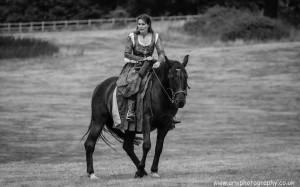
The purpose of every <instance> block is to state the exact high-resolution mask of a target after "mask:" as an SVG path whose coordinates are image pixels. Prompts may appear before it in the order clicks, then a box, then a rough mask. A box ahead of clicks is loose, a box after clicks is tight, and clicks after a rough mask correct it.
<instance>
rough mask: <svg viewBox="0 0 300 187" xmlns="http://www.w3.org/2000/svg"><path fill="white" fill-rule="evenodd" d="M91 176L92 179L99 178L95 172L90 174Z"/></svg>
mask: <svg viewBox="0 0 300 187" xmlns="http://www.w3.org/2000/svg"><path fill="white" fill-rule="evenodd" d="M89 177H90V179H97V178H98V177H97V176H96V175H95V174H94V173H92V174H90V175H89Z"/></svg>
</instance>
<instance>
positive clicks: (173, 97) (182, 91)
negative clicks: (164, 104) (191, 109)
mask: <svg viewBox="0 0 300 187" xmlns="http://www.w3.org/2000/svg"><path fill="white" fill-rule="evenodd" d="M168 89H170V90H171V92H172V100H171V102H172V103H174V101H175V97H176V95H177V94H180V93H183V94H184V96H187V89H185V90H179V91H177V92H174V91H173V89H172V88H168Z"/></svg>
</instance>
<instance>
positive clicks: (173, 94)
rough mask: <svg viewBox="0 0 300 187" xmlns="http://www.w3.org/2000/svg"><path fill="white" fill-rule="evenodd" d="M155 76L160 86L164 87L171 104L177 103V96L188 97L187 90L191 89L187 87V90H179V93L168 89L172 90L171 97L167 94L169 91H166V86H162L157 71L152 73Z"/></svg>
mask: <svg viewBox="0 0 300 187" xmlns="http://www.w3.org/2000/svg"><path fill="white" fill-rule="evenodd" d="M152 72H153V73H154V75H155V77H156V78H157V80H158V82H159V84H160V86H161V87H162V89H163V90H164V92H165V93H166V94H167V96H168V99H169V101H170V102H171V103H174V102H175V97H176V95H177V94H180V93H183V94H184V95H185V96H187V89H190V87H189V86H188V85H187V88H186V89H185V90H179V91H177V92H174V90H173V89H172V88H167V89H169V90H171V93H172V96H170V95H169V93H168V92H167V90H166V89H165V87H164V85H162V83H161V81H160V80H159V77H158V76H157V74H156V73H155V71H154V70H153V71H152Z"/></svg>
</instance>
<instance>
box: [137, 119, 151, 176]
mask: <svg viewBox="0 0 300 187" xmlns="http://www.w3.org/2000/svg"><path fill="white" fill-rule="evenodd" d="M143 122H144V123H143V139H144V140H143V157H142V159H141V162H140V164H139V168H138V171H137V172H136V177H143V176H144V175H147V173H146V172H145V165H146V164H145V163H146V158H147V154H148V152H149V150H150V149H151V140H150V130H151V116H150V115H144V121H143Z"/></svg>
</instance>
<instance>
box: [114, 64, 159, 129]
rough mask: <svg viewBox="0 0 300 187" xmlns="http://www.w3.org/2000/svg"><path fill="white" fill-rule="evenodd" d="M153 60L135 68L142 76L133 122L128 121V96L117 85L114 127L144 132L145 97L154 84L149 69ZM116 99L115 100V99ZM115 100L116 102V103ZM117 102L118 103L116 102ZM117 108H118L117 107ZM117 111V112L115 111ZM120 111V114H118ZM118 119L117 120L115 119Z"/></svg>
mask: <svg viewBox="0 0 300 187" xmlns="http://www.w3.org/2000/svg"><path fill="white" fill-rule="evenodd" d="M152 64H153V62H148V61H145V62H144V63H143V64H142V65H140V64H139V65H138V64H137V65H136V66H135V67H133V68H135V69H136V70H137V71H138V73H139V76H140V78H141V82H140V87H139V91H138V92H137V97H136V107H135V108H136V112H135V113H136V117H135V120H134V121H133V122H128V121H127V120H126V115H127V111H128V108H127V98H126V97H124V96H123V94H122V92H121V91H120V89H119V88H118V87H117V88H116V90H115V91H114V97H115V98H113V109H112V116H113V119H114V128H117V129H121V130H128V131H134V132H142V129H143V125H142V124H143V111H144V110H143V107H144V102H143V101H144V97H145V95H146V92H147V90H148V89H151V86H152V81H151V78H152V73H151V72H150V71H149V70H150V69H151V67H152ZM114 99H115V101H114ZM114 102H115V103H114ZM116 103H117V104H116ZM116 108H117V109H116ZM114 111H115V112H114ZM116 111H118V114H119V116H118V114H116V113H117V112H116ZM115 119H116V120H115Z"/></svg>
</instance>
